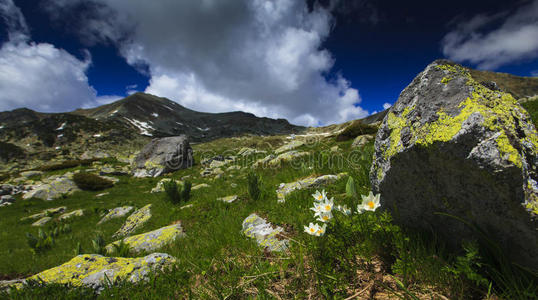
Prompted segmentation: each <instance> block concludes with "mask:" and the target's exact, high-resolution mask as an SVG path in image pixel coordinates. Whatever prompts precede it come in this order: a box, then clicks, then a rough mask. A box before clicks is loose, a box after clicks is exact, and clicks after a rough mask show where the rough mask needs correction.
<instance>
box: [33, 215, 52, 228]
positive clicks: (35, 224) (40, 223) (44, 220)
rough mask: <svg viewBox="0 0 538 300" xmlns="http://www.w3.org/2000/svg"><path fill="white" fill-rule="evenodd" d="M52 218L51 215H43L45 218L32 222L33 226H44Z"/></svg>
mask: <svg viewBox="0 0 538 300" xmlns="http://www.w3.org/2000/svg"><path fill="white" fill-rule="evenodd" d="M50 220H52V218H51V217H43V218H41V219H39V220H37V221H35V222H34V223H32V226H35V227H40V226H43V225H45V224H47V223H48V222H49V221H50Z"/></svg>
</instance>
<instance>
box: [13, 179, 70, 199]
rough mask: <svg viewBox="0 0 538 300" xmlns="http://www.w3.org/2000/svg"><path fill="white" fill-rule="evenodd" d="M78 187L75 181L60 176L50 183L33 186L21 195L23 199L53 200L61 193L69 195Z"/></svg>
mask: <svg viewBox="0 0 538 300" xmlns="http://www.w3.org/2000/svg"><path fill="white" fill-rule="evenodd" d="M79 190H80V189H79V188H78V187H77V185H76V184H75V182H73V181H72V180H71V179H69V178H66V177H60V178H56V179H54V180H52V181H51V182H50V183H44V184H40V185H37V186H35V187H34V188H33V189H32V190H31V191H29V192H27V193H26V194H24V196H22V198H23V199H30V198H39V199H43V200H48V201H50V200H54V199H56V198H60V197H62V196H63V195H71V194H73V193H74V192H76V191H79Z"/></svg>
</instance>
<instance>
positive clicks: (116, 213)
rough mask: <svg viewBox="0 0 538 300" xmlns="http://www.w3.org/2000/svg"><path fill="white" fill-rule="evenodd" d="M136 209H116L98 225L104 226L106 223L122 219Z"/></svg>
mask: <svg viewBox="0 0 538 300" xmlns="http://www.w3.org/2000/svg"><path fill="white" fill-rule="evenodd" d="M133 208H134V207H132V206H121V207H116V208H114V209H111V210H110V211H109V212H108V213H107V214H106V215H105V216H104V217H103V218H102V219H101V220H100V221H99V222H98V223H97V225H100V224H103V223H104V222H106V221H109V220H112V219H115V218H121V217H123V216H125V215H127V214H128V213H130V212H131V210H133Z"/></svg>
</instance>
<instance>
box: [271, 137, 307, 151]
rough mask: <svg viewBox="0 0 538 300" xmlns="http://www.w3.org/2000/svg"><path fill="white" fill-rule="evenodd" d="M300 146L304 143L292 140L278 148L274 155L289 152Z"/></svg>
mask: <svg viewBox="0 0 538 300" xmlns="http://www.w3.org/2000/svg"><path fill="white" fill-rule="evenodd" d="M302 145H304V142H303V141H299V140H293V141H291V142H289V143H288V144H286V145H284V146H282V147H280V148H278V149H276V150H275V153H276V154H280V153H283V152H287V151H290V150H293V149H296V148H299V147H301V146H302Z"/></svg>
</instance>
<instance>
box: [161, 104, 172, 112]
mask: <svg viewBox="0 0 538 300" xmlns="http://www.w3.org/2000/svg"><path fill="white" fill-rule="evenodd" d="M163 106H164V107H166V108H168V109H169V110H171V111H174V109H173V108H171V107H170V106H166V105H163Z"/></svg>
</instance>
